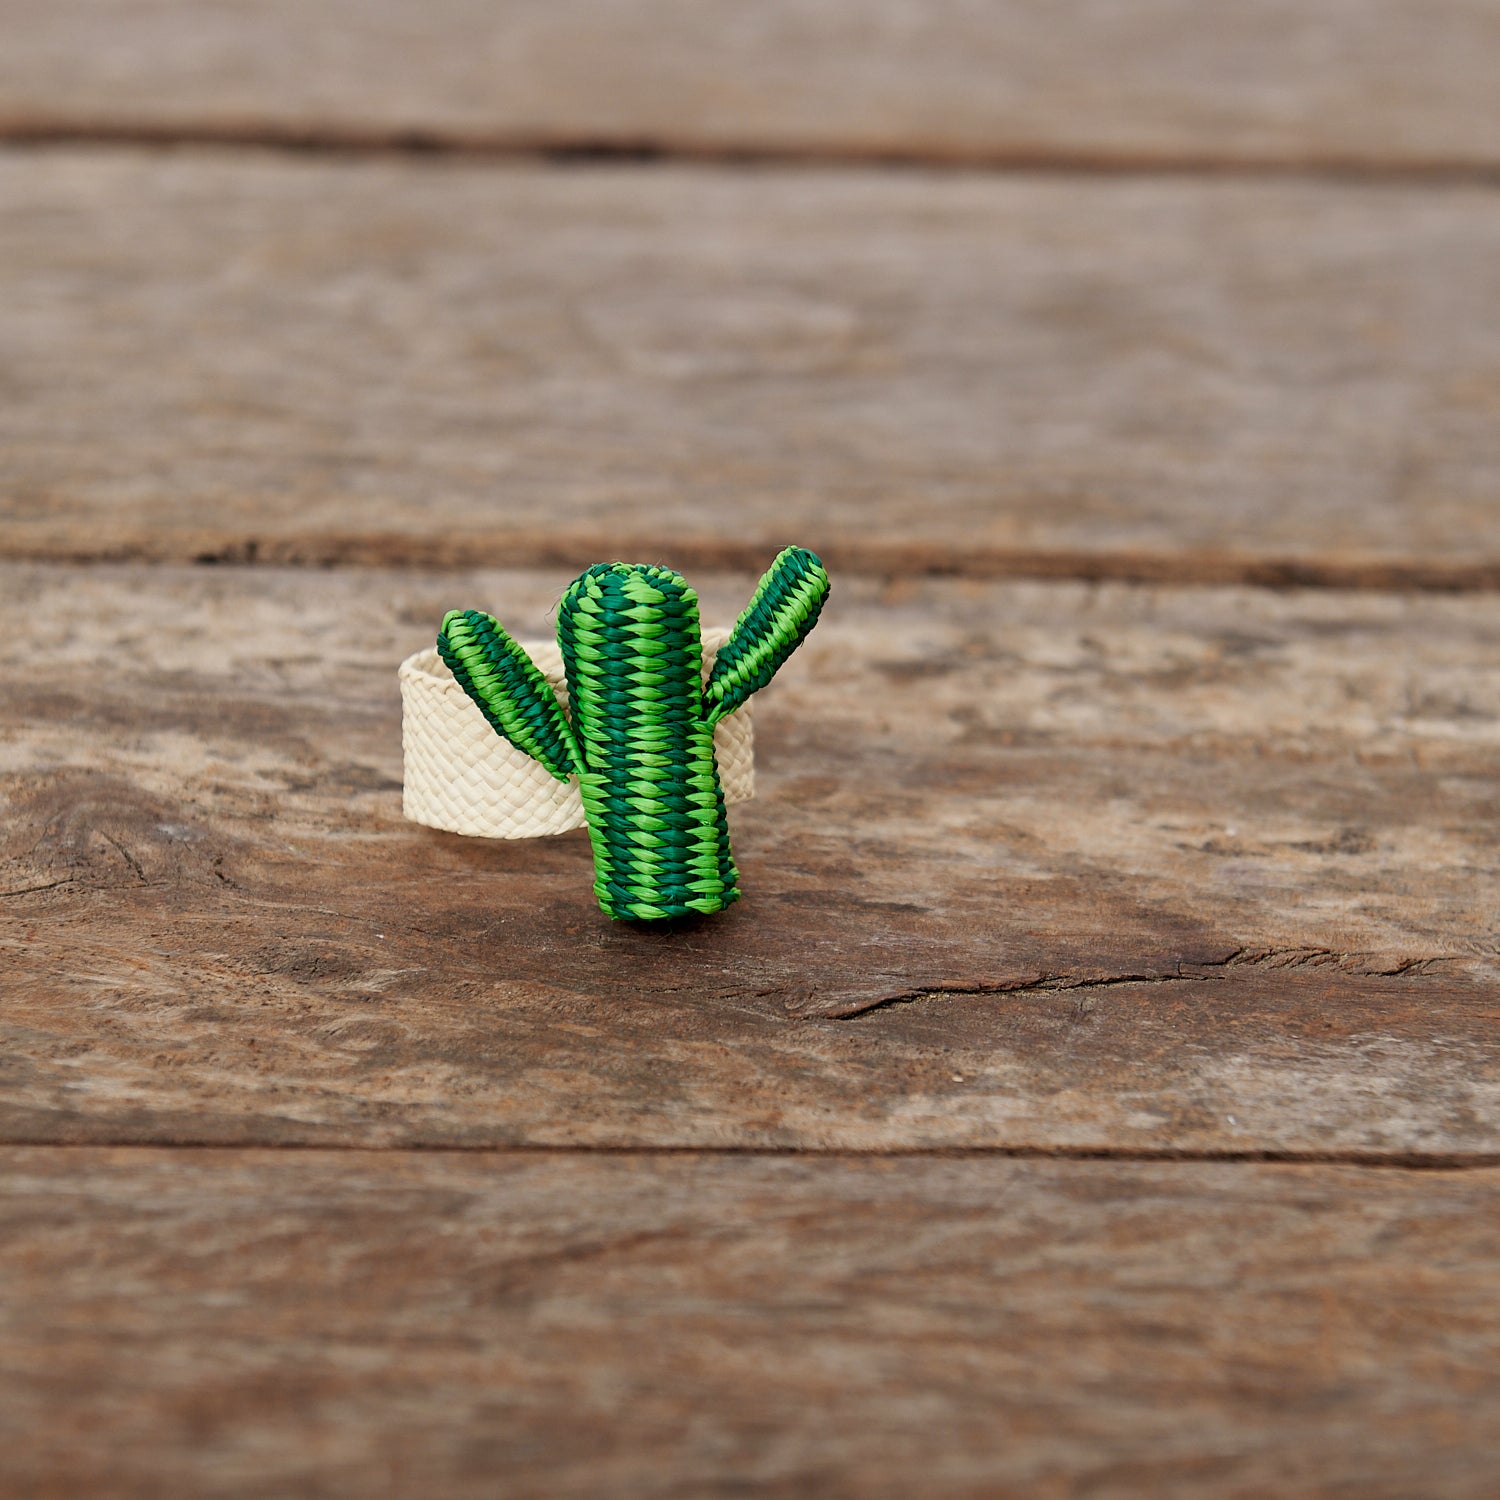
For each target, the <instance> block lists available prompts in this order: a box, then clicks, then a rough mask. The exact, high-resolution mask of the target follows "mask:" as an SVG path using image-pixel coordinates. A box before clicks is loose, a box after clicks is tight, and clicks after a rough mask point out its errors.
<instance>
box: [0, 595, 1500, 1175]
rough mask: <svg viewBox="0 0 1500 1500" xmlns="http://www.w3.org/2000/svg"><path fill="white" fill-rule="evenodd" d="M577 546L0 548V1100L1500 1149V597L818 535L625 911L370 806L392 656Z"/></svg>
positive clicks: (343, 1136)
mask: <svg viewBox="0 0 1500 1500" xmlns="http://www.w3.org/2000/svg"><path fill="white" fill-rule="evenodd" d="M565 581H566V576H565V575H563V574H560V573H559V574H554V575H538V574H505V575H494V574H479V575H474V574H469V575H423V574H410V573H407V574H395V575H384V576H383V577H382V579H381V582H380V585H379V586H378V587H372V586H371V580H370V577H369V575H363V574H359V573H349V572H342V573H334V574H325V573H315V572H306V571H289V572H277V571H272V570H264V569H256V570H248V571H244V570H234V571H227V572H226V571H211V570H202V569H198V570H192V569H187V570H165V569H145V570H143V569H139V568H132V569H116V568H108V569H95V570H88V571H80V570H78V569H66V568H40V569H20V568H14V567H13V568H11V569H10V570H8V572H7V573H6V574H5V588H4V591H3V594H4V601H5V602H4V605H3V606H0V610H3V613H0V641H3V642H4V645H3V647H0V652H3V667H0V672H3V676H0V681H3V682H4V685H5V694H6V701H7V702H8V703H9V704H11V705H12V706H13V707H12V710H11V712H12V713H13V714H15V715H16V716H18V717H23V718H24V720H25V722H26V725H27V732H26V735H25V741H24V746H23V745H17V746H16V747H15V748H13V749H8V750H7V751H6V752H5V760H6V763H7V765H8V769H9V770H10V771H11V773H12V774H11V779H10V781H9V787H8V796H7V799H6V807H5V830H6V833H5V839H4V843H3V845H0V848H3V853H4V856H5V857H4V862H3V863H0V890H4V891H5V892H7V893H8V894H7V896H6V907H7V910H8V911H9V912H10V913H11V914H12V917H13V921H14V922H15V923H16V924H17V925H16V928H15V936H14V939H13V944H14V946H13V948H12V955H13V956H12V957H11V958H10V961H9V963H8V965H7V967H8V970H9V972H10V974H11V976H12V979H13V982H14V983H16V984H17V985H18V987H20V988H21V992H22V996H23V997H24V998H21V999H19V1000H18V1002H17V1003H15V1004H13V1005H12V1006H11V1007H9V1009H8V1015H7V1017H6V1021H7V1022H8V1024H9V1026H10V1028H11V1035H10V1036H9V1037H8V1038H7V1042H6V1046H5V1051H6V1053H7V1055H8V1056H9V1057H10V1058H11V1066H10V1067H9V1068H8V1069H6V1070H5V1071H4V1072H0V1134H3V1135H4V1136H5V1137H7V1138H9V1139H12V1140H35V1139H41V1138H46V1137H47V1136H48V1135H49V1133H58V1132H60V1133H62V1134H64V1135H65V1136H66V1138H68V1139H71V1140H100V1141H119V1140H131V1141H164V1140H210V1141H243V1140H254V1141H284V1142H294V1141H298V1142H300V1141H313V1142H315V1141H320V1140H337V1141H346V1142H364V1143H370V1142H401V1143H422V1144H465V1145H480V1144H493V1143H497V1142H528V1143H547V1144H556V1143H564V1142H566V1143H580V1144H592V1145H610V1146H640V1145H660V1146H704V1145H714V1144H720V1145H752V1146H772V1145H774V1146H838V1147H844V1148H848V1147H854V1148H861V1149H881V1150H891V1149H901V1148H902V1147H908V1146H916V1145H920V1146H924V1147H931V1146H1001V1147H1007V1148H1046V1149H1054V1148H1060V1149H1088V1150H1108V1149H1115V1148H1120V1149H1127V1148H1128V1149H1131V1150H1146V1151H1167V1152H1179V1151H1182V1150H1185V1149H1199V1150H1208V1151H1213V1152H1224V1151H1230V1152H1265V1151H1273V1152H1289V1153H1296V1154H1307V1153H1313V1154H1320V1153H1330V1152H1334V1153H1353V1154H1355V1155H1368V1154H1371V1153H1374V1154H1378V1155H1395V1156H1402V1157H1404V1156H1407V1155H1409V1154H1412V1153H1418V1154H1420V1153H1425V1152H1429V1151H1430V1152H1439V1153H1442V1154H1444V1155H1461V1156H1464V1157H1466V1158H1467V1157H1469V1156H1476V1155H1477V1156H1479V1157H1485V1158H1488V1157H1490V1156H1492V1155H1495V1154H1496V1153H1500V1044H1497V1039H1496V1029H1495V1023H1496V1020H1497V1019H1500V1004H1497V998H1496V993H1495V990H1494V987H1493V983H1494V978H1495V974H1496V969H1497V955H1500V941H1497V934H1496V932H1495V930H1494V912H1495V910H1496V908H1497V897H1500V871H1497V869H1496V866H1495V860H1494V849H1495V844H1496V837H1497V832H1500V823H1497V811H1500V810H1497V807H1496V804H1495V799H1494V782H1493V769H1494V757H1495V745H1496V738H1497V725H1500V650H1497V649H1496V648H1497V644H1500V601H1497V600H1496V599H1495V598H1494V597H1493V596H1490V595H1481V596H1477V597H1471V598H1463V599H1455V600H1447V599H1433V598H1424V597H1421V596H1417V597H1408V598H1392V597H1369V596H1364V595H1345V596H1339V595H1332V594H1304V595H1295V596H1291V597H1283V596H1278V595H1274V594H1267V593H1262V592H1257V591H1246V590H1201V591H1188V592H1183V591H1174V590H1159V591H1158V590H1146V589H1138V588H1122V587H1114V588H1105V589H1096V588H1090V587H1088V586H1085V585H1070V586H1065V587H1064V586H1056V585H1053V586H1046V585H1037V584H993V583H992V584H976V583H957V582H955V583H936V582H934V583H927V584H913V585H903V586H896V587H888V586H885V585H882V584H878V583H866V582H864V581H862V580H859V579H857V578H850V579H846V580H843V581H842V584H841V586H840V588H839V592H838V594H837V595H836V597H835V600H834V603H833V605H832V606H831V607H830V610H829V612H828V614H827V617H826V618H825V620H824V621H823V622H822V623H821V624H820V625H819V628H818V633H817V635H816V637H815V638H814V639H813V640H812V641H811V642H809V644H808V645H807V647H806V648H805V650H804V651H803V652H802V653H801V654H800V655H799V656H798V658H796V660H795V661H794V663H793V664H792V665H791V666H789V667H788V668H787V670H786V673H785V678H784V680H783V681H781V682H780V683H778V685H777V686H776V687H775V688H773V689H772V690H771V691H770V692H768V693H767V694H766V696H765V698H764V699H763V700H762V702H761V704H760V707H759V709H758V711H757V740H758V758H759V785H760V793H761V795H760V798H759V800H758V801H756V802H754V803H751V804H748V805H746V806H745V807H743V808H737V809H735V814H734V819H733V821H734V828H735V843H736V850H737V854H738V856H739V861H740V864H741V867H742V871H743V875H744V884H745V889H746V893H747V895H746V899H745V901H743V902H742V903H741V904H740V905H739V906H738V907H736V908H734V909H733V910H732V911H730V912H729V913H726V914H725V916H724V917H723V919H722V920H716V921H713V922H705V923H702V924H700V925H699V926H697V927H695V928H693V929H691V930H688V931H683V932H674V933H670V934H667V935H662V934H660V933H655V932H642V931H632V930H630V929H629V928H622V927H619V926H614V925H611V924H610V923H609V922H608V920H607V919H605V918H604V917H603V916H601V915H600V913H599V912H598V910H597V908H596V906H595V904H594V901H593V897H592V894H591V891H590V885H591V878H592V877H591V874H590V866H589V858H588V849H587V843H586V840H585V839H584V837H583V836H582V835H581V834H579V835H577V836H569V837H564V838H560V839H557V840H551V841H546V842H544V843H540V844H537V843H531V842H528V841H521V842H517V843H511V844H505V843H490V842H486V841H481V840H470V839H462V838H458V837H455V836H452V835H446V834H439V833H434V832H431V831H429V830H425V829H420V828H416V827H414V826H412V825H410V824H406V823H403V822H402V821H401V818H400V794H399V787H400V775H401V767H400V753H399V741H400V725H399V705H398V703H397V701H396V696H395V690H394V674H393V672H392V664H393V663H394V662H396V661H398V660H400V658H401V657H402V656H403V655H405V654H406V653H408V652H409V651H411V650H415V649H417V648H419V647H420V646H422V645H423V644H425V643H426V641H427V639H428V638H429V637H430V635H431V634H432V629H433V621H434V620H438V619H440V618H441V617H442V614H443V612H444V610H445V609H446V608H448V607H450V606H452V605H455V604H461V603H464V602H466V601H467V602H471V603H475V602H477V603H479V604H481V605H483V606H484V607H486V608H491V609H494V610H495V611H496V612H498V613H499V614H500V615H501V616H502V617H503V618H505V619H506V620H508V621H510V622H512V623H513V624H514V625H515V627H516V628H517V629H518V630H520V631H521V632H522V633H523V634H528V633H529V634H538V633H544V632H546V631H547V629H548V619H547V613H548V610H549V608H550V607H551V606H552V605H553V604H554V603H555V601H556V599H557V597H558V595H559V593H560V591H561V588H562V585H563V583H564V582H565ZM698 581H699V584H700V586H701V589H702V592H703V597H704V600H705V609H706V611H707V612H708V618H710V619H713V618H731V617H732V615H731V611H732V609H733V608H734V604H733V602H732V601H738V600H742V599H743V598H745V597H747V596H748V594H749V591H750V588H751V586H752V584H753V578H752V577H750V576H744V577H736V576H731V577H713V576H712V575H708V576H704V577H701V578H700V579H699V580H698ZM719 601H724V602H723V603H720V602H719ZM75 622H78V623H75ZM1476 660H1483V661H1485V662H1486V663H1487V665H1486V666H1485V667H1484V669H1483V670H1482V671H1476V669H1475V668H1474V665H1473V664H1474V662H1475V661H1476ZM101 661H107V662H108V663H109V664H110V666H109V670H108V671H107V672H106V673H101V671H100V663H101ZM954 991H957V992H959V993H952V992H954ZM824 1017H827V1018H836V1017H848V1018H854V1017H858V1019H846V1020H843V1021H829V1020H819V1019H818V1018H824Z"/></svg>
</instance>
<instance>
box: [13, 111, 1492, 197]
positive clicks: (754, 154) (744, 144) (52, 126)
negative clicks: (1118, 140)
mask: <svg viewBox="0 0 1500 1500" xmlns="http://www.w3.org/2000/svg"><path fill="white" fill-rule="evenodd" d="M0 146H4V147H8V148H11V149H19V148H35V149H45V148H47V147H53V146H62V147H79V146H105V147H119V148H121V149H125V150H131V149H140V150H194V149H209V150H223V149H226V148H228V149H236V150H245V151H257V152H258V151H270V152H288V153H292V154H296V155H309V156H334V157H337V156H361V157H370V156H377V157H435V156H454V157H464V158H468V159H471V160H472V159H478V160H492V161H496V162H502V163H506V164H512V163H515V162H525V161H534V162H538V163H541V164H543V165H546V166H554V167H567V166H571V165H582V166H597V165H600V164H606V165H607V164H609V163H619V164H621V165H628V166H652V165H671V164H674V163H691V164H696V165H704V166H717V167H723V168H726V169H751V170H753V169H755V168H760V167H774V168H787V167H810V168H823V167H835V168H837V167H848V168H868V169H871V170H883V171H915V172H995V173H1024V174H1028V175H1044V176H1045V175H1056V176H1065V177H1091V176H1099V177H1181V176H1187V177H1264V178H1291V179H1304V180H1314V181H1330V182H1352V183H1378V182H1390V183H1395V184H1398V185H1411V184H1420V183H1428V182H1430V183H1434V184H1443V185H1452V184H1468V185H1475V186H1500V165H1497V164H1496V163H1495V162H1493V161H1492V160H1490V159H1488V158H1486V157H1474V158H1469V157H1464V156H1460V155H1451V156H1431V157H1425V158H1414V159H1408V160H1404V161H1394V160H1380V159H1376V158H1368V157H1361V156H1356V155H1351V154H1340V153H1337V152H1287V153H1275V152H1263V153H1259V154H1248V155H1246V154H1236V155H1225V154H1219V153H1214V152H1194V151H1181V150H1164V151H1142V150H1130V149H1124V150H1119V149H1110V148H1108V147H1102V148H1094V149H1089V150H1077V149H1067V148H1060V147H1035V148H1033V147H1018V146H998V147H986V146H966V145H961V144H948V145H939V144H936V143H926V142H914V143H912V144H910V145H904V144H903V145H892V144H888V143H877V144H869V145H861V144H858V143H849V144H844V145H832V144H824V145H812V144H790V145H789V144H783V143H779V142H775V141H769V140H756V139H754V138H748V137H747V138H746V139H743V140H738V141H701V140H694V139H691V138H689V137H678V136H670V135H642V136H625V137H608V136H602V135H592V134H576V135H575V134H571V133H564V132H559V133H554V134H535V135H532V134H517V133H510V132H500V133H492V132H485V131H455V130H442V129H428V128H421V127H409V126H396V127H383V126H367V127H361V126H354V125H347V124H311V125H309V124H295V123H292V124H288V123H280V122H275V121H265V120H255V121H243V122H232V121H231V122H222V123H220V122H212V121H204V122H201V123H196V124H191V125H183V124H181V123H178V122H175V121H160V122H154V121H149V120H147V121H141V120H110V119H98V120H75V119H43V118H36V117H26V116H20V117H17V118H11V119H5V118H0Z"/></svg>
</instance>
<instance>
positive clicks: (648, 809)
mask: <svg viewBox="0 0 1500 1500" xmlns="http://www.w3.org/2000/svg"><path fill="white" fill-rule="evenodd" d="M827 595H828V574H827V572H826V571H825V570H824V568H823V565H822V563H821V562H820V561H819V560H818V559H817V557H815V556H814V555H813V554H812V553H811V552H808V551H806V550H804V549H803V548H800V547H788V548H786V549H785V550H784V551H783V552H782V553H781V554H780V555H779V556H778V557H777V558H776V561H775V562H774V563H772V565H771V567H770V569H769V570H768V571H767V573H766V575H765V576H764V577H763V578H762V579H761V581H760V583H759V585H758V586H757V587H756V590H755V593H754V595H753V596H752V598H751V600H750V603H749V604H748V605H747V606H746V608H745V610H744V612H743V613H742V614H741V615H740V617H739V619H738V620H737V621H736V622H735V625H734V627H733V629H732V630H729V631H727V632H725V631H709V632H703V631H702V630H701V628H700V625H699V620H698V599H697V596H696V595H695V594H694V592H693V590H692V589H691V588H690V587H689V586H688V584H687V583H686V581H685V580H684V579H683V578H682V577H681V575H680V574H677V573H675V572H673V571H672V570H671V569H670V568H663V567H653V566H648V565H639V564H632V563H600V564H597V565H596V566H594V567H592V568H589V569H588V570H587V571H585V572H584V573H582V574H580V575H579V577H578V578H576V579H575V580H574V581H573V583H572V584H570V585H569V587H568V589H567V591H566V592H565V593H564V595H563V598H562V603H561V606H560V607H559V611H558V626H557V636H558V639H557V645H556V646H555V647H554V646H552V645H551V643H550V642H549V643H535V642H527V643H524V644H523V643H520V642H517V641H515V640H512V639H511V637H510V636H509V635H507V634H506V632H505V630H504V628H503V627H502V626H501V625H500V624H499V623H498V622H497V621H496V620H495V619H494V618H493V617H492V616H490V615H487V614H484V613H483V612H481V611H479V610H473V609H467V610H450V611H449V613H448V614H447V615H446V616H445V617H444V619H443V624H442V629H441V631H440V632H439V634H438V640H437V649H436V650H435V651H432V650H429V651H423V652H418V653H417V654H416V655H415V656H412V657H410V658H408V659H407V660H406V661H405V662H403V663H402V665H401V674H400V675H401V691H402V707H403V722H402V740H403V751H404V759H405V774H406V780H405V787H404V792H403V808H404V811H405V813H406V816H407V817H408V818H411V819H413V820H414V821H416V822H419V823H425V824H427V825H429V826H431V827H436V828H444V829H447V830H449V831H451V832H455V833H470V834H481V835H486V836H489V837H493V838H533V837H538V836H541V835H545V834H551V833H561V832H564V831H566V830H567V829H569V828H576V827H578V826H580V824H583V823H586V824H587V826H588V829H589V839H590V842H591V844H592V846H593V853H594V875H595V880H594V893H595V895H596V896H597V897H598V900H599V904H600V906H601V907H602V908H603V909H604V911H605V912H606V913H607V914H608V915H609V916H611V917H616V918H625V919H632V920H637V921H660V920H663V919H666V918H671V917H682V916H690V915H694V914H699V915H702V914H707V913H711V912H716V911H721V910H722V909H723V908H724V907H726V906H728V905H729V904H730V903H731V902H732V901H735V900H736V899H738V897H739V884H738V881H739V877H738V873H737V871H736V869H735V865H734V860H733V857H732V855H731V853H730V847H729V828H728V822H727V818H726V814H725V806H726V804H727V803H730V802H739V801H744V800H746V799H747V798H749V797H750V796H752V795H753V794H754V766H753V747H752V741H751V730H750V721H749V711H748V707H747V705H748V701H749V699H750V697H751V695H752V694H754V693H755V692H757V691H759V689H760V688H762V687H764V686H765V685H766V683H768V682H769V681H770V680H771V678H772V677H773V676H774V675H775V673H776V671H777V670H778V669H779V668H780V666H781V665H782V663H783V662H784V661H786V659H787V657H789V656H790V655H791V654H792V652H793V651H794V650H796V648H797V647H798V646H799V645H800V644H801V642H802V641H803V640H804V639H805V637H806V636H807V633H808V632H809V631H810V630H811V629H812V627H813V625H814V624H815V623H816V622H817V618H818V614H819V612H820V611H821V609H822V607H823V601H824V600H825V599H826V598H827Z"/></svg>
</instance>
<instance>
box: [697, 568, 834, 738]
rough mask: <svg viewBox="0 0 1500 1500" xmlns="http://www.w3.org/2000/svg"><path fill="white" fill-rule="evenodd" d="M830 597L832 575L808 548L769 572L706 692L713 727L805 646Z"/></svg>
mask: <svg viewBox="0 0 1500 1500" xmlns="http://www.w3.org/2000/svg"><path fill="white" fill-rule="evenodd" d="M827 597H828V572H827V569H825V568H824V566H823V564H822V562H821V561H820V560H819V559H818V557H817V556H816V555H815V554H813V553H811V552H809V551H807V549H806V548H804V547H787V548H785V549H784V550H783V551H782V552H781V553H780V554H779V555H778V557H777V558H776V561H775V562H773V563H772V564H771V566H770V567H769V568H768V569H767V570H766V575H765V577H764V578H762V579H761V581H760V583H759V584H758V585H757V586H756V589H755V593H754V595H753V596H752V597H751V600H750V603H749V604H748V605H746V606H745V611H744V613H743V614H741V616H740V617H739V619H738V620H737V621H736V622H735V626H734V629H733V630H732V631H731V632H730V635H729V639H728V640H727V641H725V643H724V644H723V645H722V646H721V647H720V648H719V654H718V656H717V657H716V658H715V660H714V669H713V672H712V673H711V674H710V676H709V679H708V685H707V686H706V687H705V688H704V690H703V699H704V709H705V712H706V714H707V717H708V722H709V724H711V725H712V724H717V723H718V722H719V720H720V719H722V718H725V717H726V716H727V715H729V714H732V713H733V712H734V711H735V709H737V708H739V707H740V705H741V704H743V703H744V702H745V700H746V699H747V698H749V697H750V695H751V694H752V693H756V692H759V691H760V689H761V688H763V687H764V686H765V685H766V684H767V683H768V682H769V681H770V680H771V679H772V678H773V677H774V676H775V675H776V673H777V671H778V670H779V669H780V667H781V664H782V663H783V662H784V661H785V660H786V659H787V657H789V656H790V655H791V654H792V652H793V651H795V650H796V649H797V647H798V646H800V645H801V644H802V642H803V640H804V639H805V637H806V636H807V633H808V631H810V630H811V629H812V628H813V626H814V625H816V624H817V622H818V614H819V612H820V611H821V610H822V608H823V601H824V600H825V599H827Z"/></svg>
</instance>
